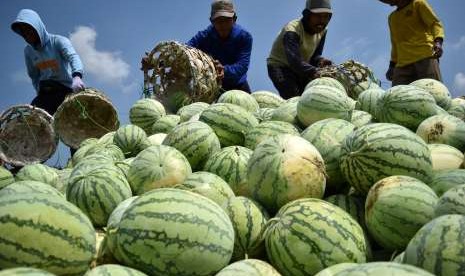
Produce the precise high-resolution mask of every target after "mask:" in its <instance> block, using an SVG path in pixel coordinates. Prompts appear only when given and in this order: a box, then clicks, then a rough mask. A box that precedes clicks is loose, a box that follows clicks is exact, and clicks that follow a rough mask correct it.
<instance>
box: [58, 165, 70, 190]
mask: <svg viewBox="0 0 465 276" xmlns="http://www.w3.org/2000/svg"><path fill="white" fill-rule="evenodd" d="M72 171H73V169H66V168H65V169H62V170H58V171H57V174H58V186H57V187H56V188H57V190H58V191H60V192H61V193H62V194H64V195H66V189H67V187H68V179H69V176H70V175H71V172H72Z"/></svg>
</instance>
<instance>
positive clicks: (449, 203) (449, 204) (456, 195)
mask: <svg viewBox="0 0 465 276" xmlns="http://www.w3.org/2000/svg"><path fill="white" fill-rule="evenodd" d="M453 214H458V215H464V216H465V184H464V185H460V186H457V187H454V188H451V189H450V190H448V191H447V192H445V193H444V194H443V195H442V196H441V197H440V198H439V202H438V204H437V205H436V209H435V215H436V217H439V216H443V215H453Z"/></svg>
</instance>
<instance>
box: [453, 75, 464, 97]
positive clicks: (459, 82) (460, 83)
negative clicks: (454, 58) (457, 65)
mask: <svg viewBox="0 0 465 276" xmlns="http://www.w3.org/2000/svg"><path fill="white" fill-rule="evenodd" d="M454 87H455V89H457V92H458V94H460V95H465V74H464V73H462V72H459V73H457V74H456V75H455V78H454Z"/></svg>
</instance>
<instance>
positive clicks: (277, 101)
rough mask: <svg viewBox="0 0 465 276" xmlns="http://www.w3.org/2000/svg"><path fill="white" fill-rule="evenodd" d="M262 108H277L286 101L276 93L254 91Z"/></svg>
mask: <svg viewBox="0 0 465 276" xmlns="http://www.w3.org/2000/svg"><path fill="white" fill-rule="evenodd" d="M252 97H254V99H255V100H256V101H257V103H258V106H259V107H260V108H277V107H278V106H280V105H281V104H283V103H284V99H283V98H281V96H279V95H278V94H276V93H273V92H270V91H265V90H260V91H255V92H253V93H252Z"/></svg>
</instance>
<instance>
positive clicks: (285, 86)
mask: <svg viewBox="0 0 465 276" xmlns="http://www.w3.org/2000/svg"><path fill="white" fill-rule="evenodd" d="M267 67H268V76H269V77H270V79H271V81H272V82H273V85H274V87H276V89H277V90H278V92H279V95H280V96H281V97H282V98H283V99H286V100H287V99H290V98H292V97H296V96H300V95H302V93H303V92H304V89H305V86H306V85H307V84H308V82H309V81H310V80H309V79H303V78H302V77H301V76H299V75H298V74H297V73H295V72H294V71H292V70H291V69H290V68H287V67H280V66H273V65H269V64H268V66H267Z"/></svg>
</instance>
